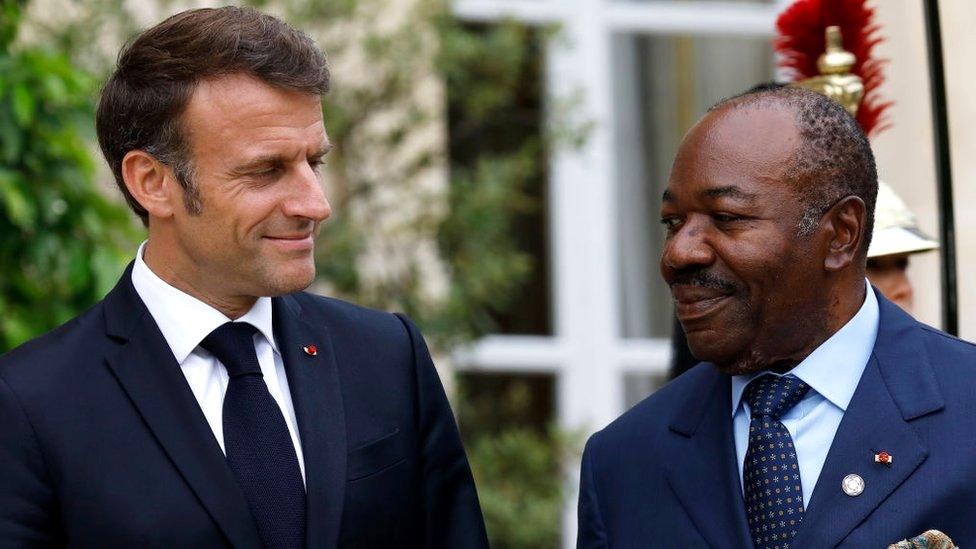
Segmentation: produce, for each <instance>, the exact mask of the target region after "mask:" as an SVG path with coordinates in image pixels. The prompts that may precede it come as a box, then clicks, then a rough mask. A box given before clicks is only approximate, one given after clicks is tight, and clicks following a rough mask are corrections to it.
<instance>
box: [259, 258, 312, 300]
mask: <svg viewBox="0 0 976 549" xmlns="http://www.w3.org/2000/svg"><path fill="white" fill-rule="evenodd" d="M314 281H315V266H314V265H311V266H308V267H304V266H303V268H295V269H283V270H280V271H278V272H277V273H275V274H274V275H273V276H272V277H271V280H269V281H268V282H269V283H268V288H269V295H271V296H279V295H285V294H290V293H293V292H300V291H302V290H304V289H305V288H308V287H309V286H311V285H312V282H314Z"/></svg>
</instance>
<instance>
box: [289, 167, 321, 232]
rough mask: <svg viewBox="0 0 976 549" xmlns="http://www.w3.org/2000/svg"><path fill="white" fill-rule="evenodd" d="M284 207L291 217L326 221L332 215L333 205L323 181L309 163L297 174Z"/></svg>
mask: <svg viewBox="0 0 976 549" xmlns="http://www.w3.org/2000/svg"><path fill="white" fill-rule="evenodd" d="M283 209H284V213H285V215H287V216H289V217H304V218H306V219H310V220H312V221H315V222H319V221H324V220H325V219H327V218H328V217H329V216H330V215H332V206H331V205H330V204H329V200H328V199H327V198H326V197H325V189H324V188H323V185H322V182H321V181H319V176H318V174H317V173H315V170H313V169H312V167H311V166H309V165H308V164H305V165H304V166H302V167H301V168H300V169H299V171H298V173H297V174H296V176H295V182H294V185H293V187H292V189H290V195H289V196H288V198H287V199H286V200H285V203H284V208H283Z"/></svg>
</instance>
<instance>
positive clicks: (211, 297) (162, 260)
mask: <svg viewBox="0 0 976 549" xmlns="http://www.w3.org/2000/svg"><path fill="white" fill-rule="evenodd" d="M152 242H153V240H152V238H151V237H150V239H149V242H147V243H146V246H145V249H144V252H143V257H142V260H143V261H144V262H145V263H146V266H147V267H149V269H150V270H151V271H152V272H153V273H154V274H155V275H156V276H158V277H159V278H161V279H162V280H163V281H164V282H166V283H167V284H169V285H170V286H172V287H174V288H176V289H177V290H180V291H181V292H183V293H185V294H188V295H191V296H193V297H195V298H197V299H199V300H200V301H202V302H204V303H206V304H207V305H209V306H211V307H213V308H214V309H217V310H218V311H220V312H221V313H222V314H223V315H224V316H226V317H227V318H229V319H231V320H236V319H238V318H240V317H242V316H244V315H245V314H247V312H248V311H250V310H251V308H252V307H254V304H255V303H256V302H257V298H256V297H254V296H247V295H227V294H222V293H220V292H219V291H217V290H216V289H214V288H210V287H209V285H208V284H206V283H205V282H204V280H205V279H206V277H205V276H201V275H202V274H203V273H201V272H200V271H199V269H196V268H194V267H193V266H192V265H186V266H184V267H178V266H177V265H179V264H180V263H179V262H177V261H174V260H172V258H169V257H168V256H167V254H166V251H165V249H166V248H165V247H159V246H153V244H152Z"/></svg>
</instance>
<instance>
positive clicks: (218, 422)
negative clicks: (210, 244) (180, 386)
mask: <svg viewBox="0 0 976 549" xmlns="http://www.w3.org/2000/svg"><path fill="white" fill-rule="evenodd" d="M145 247H146V243H145V242H143V243H142V244H141V245H140V246H139V251H138V252H136V259H135V264H134V265H133V267H132V285H133V286H135V289H136V293H138V294H139V297H140V298H141V299H142V301H143V303H145V304H146V308H148V309H149V314H151V315H152V317H153V320H155V321H156V325H157V326H159V331H160V332H162V333H163V337H164V338H165V339H166V343H167V344H168V345H169V348H170V349H171V350H172V351H173V357H175V358H176V362H177V363H179V365H180V369H181V370H182V372H183V375H184V376H185V377H186V382H187V383H188V384H189V385H190V390H191V391H193V396H194V397H196V399H197V402H198V403H199V404H200V409H201V410H203V415H204V416H206V418H207V422H208V423H209V424H210V429H211V430H213V434H214V437H215V438H216V439H217V443H218V444H220V449H221V450H224V453H226V450H225V449H224V423H223V406H224V393H226V392H227V381H228V377H229V376H228V375H227V369H226V368H224V365H223V364H221V363H220V361H219V360H217V359H216V358H215V357H214V356H213V355H212V354H210V353H209V352H208V351H206V350H205V349H203V348H202V347H200V342H201V341H203V339H204V338H206V337H207V336H208V335H209V334H210V332H212V331H214V330H215V329H217V327H219V326H221V325H222V324H224V323H226V322H231V319H229V318H227V317H226V316H224V314H223V313H221V312H220V311H218V310H217V309H214V308H213V307H211V306H210V305H207V304H206V303H204V302H202V301H200V300H199V299H197V298H195V297H193V296H191V295H189V294H187V293H184V292H183V291H181V290H178V289H176V288H174V287H173V286H170V285H169V284H168V283H167V282H165V281H164V280H163V279H161V278H159V276H157V275H156V273H154V272H152V270H151V269H150V268H149V266H148V265H146V262H145V261H143V259H142V253H143V250H144V249H145ZM234 322H247V323H248V324H251V325H253V326H254V327H255V328H257V333H255V334H254V348H255V351H256V352H257V357H258V364H260V366H261V373H262V374H263V375H264V381H265V383H267V385H268V392H270V393H271V397H272V398H274V400H275V402H276V403H277V404H278V407H279V408H281V414H282V415H283V416H284V417H285V423H286V424H287V425H288V432H289V434H290V435H291V441H292V444H294V445H295V453H296V455H297V456H298V466H299V468H300V469H301V472H302V479H303V480H304V478H305V459H304V456H303V454H302V445H301V441H300V440H299V438H298V429H297V425H298V424H297V422H296V420H295V408H294V406H293V405H292V401H291V392H289V390H288V378H287V376H286V375H285V365H284V362H283V361H282V359H281V353H280V352H279V350H278V346H277V344H276V343H275V339H274V331H273V329H272V318H271V298H269V297H261V298H258V300H257V302H255V304H254V306H253V307H251V310H250V311H248V312H247V314H245V315H244V316H242V317H240V318H238V319H237V320H234Z"/></svg>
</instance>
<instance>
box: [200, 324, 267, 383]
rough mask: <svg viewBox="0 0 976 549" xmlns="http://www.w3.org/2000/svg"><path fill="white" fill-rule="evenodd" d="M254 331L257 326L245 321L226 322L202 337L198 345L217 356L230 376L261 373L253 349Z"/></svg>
mask: <svg viewBox="0 0 976 549" xmlns="http://www.w3.org/2000/svg"><path fill="white" fill-rule="evenodd" d="M256 331H257V328H255V327H254V326H252V325H250V324H248V323H246V322H226V323H224V324H221V325H220V326H218V327H217V329H215V330H214V331H212V332H210V334H209V335H208V336H207V337H205V338H203V341H201V342H200V346H201V347H203V348H204V349H206V350H208V351H210V354H212V355H213V356H215V357H217V360H219V361H220V362H221V364H223V365H224V368H227V374H228V375H229V376H230V377H237V376H242V375H246V374H258V375H261V366H260V365H259V364H258V356H257V353H256V352H255V351H254V333H255V332H256Z"/></svg>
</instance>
